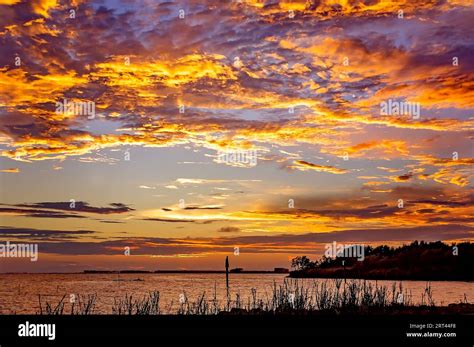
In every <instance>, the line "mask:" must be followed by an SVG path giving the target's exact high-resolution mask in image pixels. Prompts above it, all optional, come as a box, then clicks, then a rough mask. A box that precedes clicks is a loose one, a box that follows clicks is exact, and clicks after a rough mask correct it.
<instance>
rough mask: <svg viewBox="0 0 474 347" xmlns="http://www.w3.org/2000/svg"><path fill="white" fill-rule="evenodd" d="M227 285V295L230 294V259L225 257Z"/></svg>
mask: <svg viewBox="0 0 474 347" xmlns="http://www.w3.org/2000/svg"><path fill="white" fill-rule="evenodd" d="M225 285H226V287H227V294H228V293H229V257H225Z"/></svg>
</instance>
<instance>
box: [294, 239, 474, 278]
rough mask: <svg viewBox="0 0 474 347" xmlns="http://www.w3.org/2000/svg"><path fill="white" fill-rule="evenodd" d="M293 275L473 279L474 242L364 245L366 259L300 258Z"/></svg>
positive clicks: (302, 276) (297, 276)
mask: <svg viewBox="0 0 474 347" xmlns="http://www.w3.org/2000/svg"><path fill="white" fill-rule="evenodd" d="M292 268H293V269H294V270H293V271H291V272H290V277H294V278H304V277H306V278H313V277H314V278H316V277H319V278H363V279H378V280H423V281H437V280H445V281H474V244H473V243H470V242H464V243H459V244H452V245H447V244H445V243H443V242H441V241H437V242H429V243H426V242H423V241H421V242H418V241H415V242H413V243H411V244H410V245H405V246H401V247H397V248H393V247H389V246H378V247H375V248H373V247H370V246H368V247H365V248H364V259H363V260H362V261H359V260H358V259H357V258H354V257H351V258H349V257H342V256H341V257H339V256H338V257H335V258H328V257H325V256H323V258H322V259H320V260H319V261H315V262H313V261H311V260H310V259H309V258H307V257H297V258H295V259H293V261H292Z"/></svg>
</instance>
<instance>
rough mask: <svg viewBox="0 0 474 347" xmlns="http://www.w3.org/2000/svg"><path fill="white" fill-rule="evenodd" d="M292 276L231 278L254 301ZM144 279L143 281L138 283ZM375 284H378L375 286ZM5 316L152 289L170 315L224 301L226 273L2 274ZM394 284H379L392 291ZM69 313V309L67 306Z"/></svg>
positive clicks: (100, 308)
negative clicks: (183, 305) (184, 305)
mask: <svg viewBox="0 0 474 347" xmlns="http://www.w3.org/2000/svg"><path fill="white" fill-rule="evenodd" d="M285 277H286V275H282V274H231V276H230V285H231V293H232V298H234V297H235V294H236V293H239V294H240V296H241V298H242V300H243V302H244V303H246V302H247V299H248V298H249V297H251V289H252V288H255V289H257V296H258V297H260V298H262V299H265V298H270V297H271V293H272V287H273V284H274V282H275V283H276V284H277V286H278V285H281V284H283V282H284V280H285ZM137 279H140V280H141V281H137ZM298 281H300V282H302V283H303V285H307V286H312V284H313V282H314V281H317V282H318V283H320V282H321V281H327V284H328V286H333V285H334V280H330V279H329V280H326V279H304V280H298ZM370 282H372V283H373V284H375V281H370ZM0 283H1V286H0V313H1V314H15V313H16V314H35V313H37V312H38V311H39V304H38V294H41V296H42V297H43V302H44V301H49V302H50V303H52V304H53V303H57V302H59V300H60V299H61V298H62V297H63V295H65V294H66V295H67V298H69V295H70V294H95V293H96V294H97V303H96V313H111V307H112V305H113V303H114V297H116V298H123V297H124V295H125V294H129V295H130V294H131V295H133V297H134V298H135V297H136V298H141V297H143V295H145V294H147V293H148V292H150V291H152V290H158V291H160V296H161V300H160V307H161V309H162V310H163V311H164V313H168V312H174V311H175V309H176V308H177V306H178V303H179V299H180V294H182V293H183V292H185V293H186V295H187V297H188V298H189V300H190V301H194V300H196V299H197V297H198V296H199V295H202V293H204V292H205V293H206V297H207V298H208V299H212V298H213V296H214V291H215V292H216V296H217V298H218V299H219V300H222V302H223V301H224V298H225V295H226V290H225V275H224V274H187V275H183V274H121V275H120V276H118V275H116V274H115V275H112V274H11V275H10V274H8V275H7V274H0ZM393 283H394V281H377V284H378V285H379V286H380V285H382V286H383V285H385V286H387V287H388V288H389V289H390V290H391V288H392V284H393ZM402 284H403V288H404V290H405V289H406V290H408V291H409V292H411V295H412V298H411V300H412V302H414V303H415V304H418V303H420V302H421V296H422V293H423V292H424V289H425V287H426V282H424V281H403V282H402ZM431 289H432V292H433V299H434V301H435V304H436V305H447V304H449V303H458V302H460V301H464V297H465V296H466V297H467V300H468V302H473V301H474V283H472V282H431ZM65 311H66V312H69V311H68V307H67V306H66V309H65Z"/></svg>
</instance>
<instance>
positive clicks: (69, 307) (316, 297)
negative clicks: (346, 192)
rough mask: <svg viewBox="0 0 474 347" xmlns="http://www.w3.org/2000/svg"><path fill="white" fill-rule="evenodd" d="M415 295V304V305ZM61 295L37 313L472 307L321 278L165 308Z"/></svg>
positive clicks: (395, 288) (144, 300)
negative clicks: (107, 304)
mask: <svg viewBox="0 0 474 347" xmlns="http://www.w3.org/2000/svg"><path fill="white" fill-rule="evenodd" d="M415 297H416V299H417V302H418V304H416V305H415V304H414V298H415ZM67 298H69V296H66V295H65V296H64V297H63V298H62V299H61V300H60V301H59V302H57V303H54V304H52V303H50V302H47V301H44V299H43V298H42V297H41V296H40V297H39V310H38V312H37V313H38V314H47V315H62V314H72V315H90V314H114V315H158V314H178V315H217V314H225V315H234V314H235V315H273V314H329V315H334V314H336V315H337V314H395V315H397V314H474V304H472V303H469V302H468V300H467V297H465V298H464V300H462V301H461V302H459V303H456V304H450V305H448V306H436V303H435V302H434V300H433V293H432V291H431V287H430V286H429V284H427V286H426V288H425V289H424V290H423V291H422V292H421V293H412V292H410V291H408V290H406V289H404V288H403V285H402V283H401V282H400V283H398V284H397V283H395V282H394V283H393V284H392V286H390V287H387V286H380V285H378V284H377V283H375V284H373V283H371V282H367V281H364V280H348V281H343V280H340V279H335V280H322V281H313V282H312V283H310V284H304V283H303V282H301V281H300V280H291V279H287V280H285V282H284V283H283V284H282V285H279V286H277V285H276V283H274V285H273V287H272V290H271V291H270V292H264V293H257V290H256V289H252V290H251V291H250V295H249V296H247V297H245V298H243V297H241V296H240V294H235V295H232V297H231V295H228V296H226V298H225V299H224V300H219V299H218V298H217V295H216V292H215V290H214V293H213V294H211V295H206V293H203V294H202V295H199V296H198V297H197V298H191V299H190V298H188V296H187V295H186V293H183V296H182V297H181V300H180V301H179V302H175V303H174V304H173V303H171V304H169V305H167V307H161V305H160V292H159V291H153V292H150V293H148V294H147V295H145V296H143V297H140V298H136V297H132V295H125V296H124V297H122V298H115V299H114V303H113V304H112V306H111V307H103V306H102V307H100V308H99V307H98V306H99V305H97V295H96V294H92V295H77V298H78V300H77V301H75V302H74V303H71V302H70V301H69V300H68V299H67Z"/></svg>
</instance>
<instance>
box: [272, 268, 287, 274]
mask: <svg viewBox="0 0 474 347" xmlns="http://www.w3.org/2000/svg"><path fill="white" fill-rule="evenodd" d="M273 272H274V273H277V274H287V273H289V272H290V270H289V269H286V268H284V267H276V268H275V269H274V270H273Z"/></svg>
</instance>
